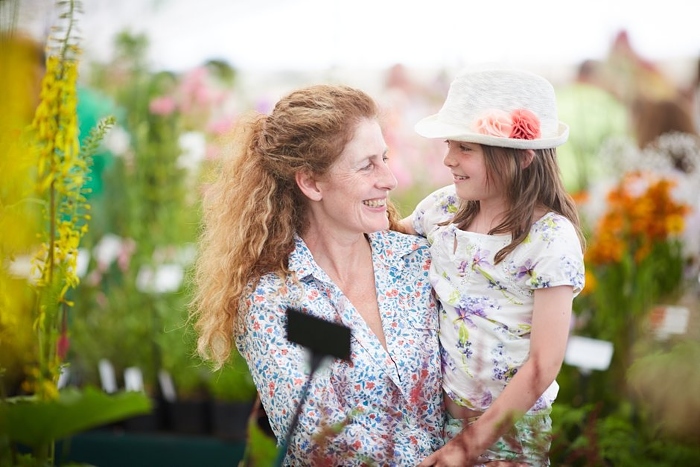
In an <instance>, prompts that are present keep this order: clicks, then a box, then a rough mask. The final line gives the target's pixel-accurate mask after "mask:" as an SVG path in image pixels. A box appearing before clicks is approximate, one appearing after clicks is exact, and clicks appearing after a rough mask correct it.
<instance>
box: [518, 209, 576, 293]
mask: <svg viewBox="0 0 700 467" xmlns="http://www.w3.org/2000/svg"><path fill="white" fill-rule="evenodd" d="M528 241H529V242H531V248H528V249H527V250H526V251H527V256H528V257H527V258H522V261H523V263H522V264H530V265H532V269H531V272H530V273H529V280H528V285H529V286H530V287H531V288H533V289H539V288H545V287H556V286H560V285H570V286H572V287H573V289H574V296H576V295H578V294H579V293H580V292H581V290H583V287H584V278H585V274H584V273H585V267H584V262H583V250H582V248H581V242H580V241H579V238H578V235H577V234H576V229H575V228H574V226H573V224H571V222H570V221H569V220H568V219H566V218H564V217H563V216H553V217H552V218H551V219H548V220H547V221H546V222H543V223H542V225H540V226H539V227H538V228H537V229H533V230H532V231H531V232H530V238H529V240H528Z"/></svg>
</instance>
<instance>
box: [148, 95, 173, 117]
mask: <svg viewBox="0 0 700 467" xmlns="http://www.w3.org/2000/svg"><path fill="white" fill-rule="evenodd" d="M175 107H176V104H175V99H173V98H172V97H156V98H155V99H153V100H152V101H151V102H150V103H149V104H148V110H150V111H151V113H152V114H153V115H163V116H165V115H170V114H171V113H173V112H175Z"/></svg>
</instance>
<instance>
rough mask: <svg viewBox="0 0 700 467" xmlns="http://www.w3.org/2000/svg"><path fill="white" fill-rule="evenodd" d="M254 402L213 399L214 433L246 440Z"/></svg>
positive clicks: (212, 419) (229, 438) (212, 418)
mask: <svg viewBox="0 0 700 467" xmlns="http://www.w3.org/2000/svg"><path fill="white" fill-rule="evenodd" d="M253 404H254V402H253V401H245V402H230V401H222V400H214V401H212V403H211V422H212V434H213V435H214V436H217V437H219V438H223V439H227V440H236V441H245V439H246V437H247V433H248V419H249V418H250V414H251V411H252V410H253Z"/></svg>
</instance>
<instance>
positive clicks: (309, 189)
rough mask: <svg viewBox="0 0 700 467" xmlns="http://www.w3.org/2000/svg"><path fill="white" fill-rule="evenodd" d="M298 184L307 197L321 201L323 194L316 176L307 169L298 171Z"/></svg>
mask: <svg viewBox="0 0 700 467" xmlns="http://www.w3.org/2000/svg"><path fill="white" fill-rule="evenodd" d="M294 178H295V179H296V182H297V186H298V187H299V189H300V190H301V192H302V193H304V195H306V197H307V198H309V199H310V200H312V201H321V199H322V198H323V194H322V193H321V190H320V189H319V186H318V182H317V181H316V177H314V175H313V174H312V173H310V172H308V171H306V170H300V171H298V172H297V173H296V175H295V177H294Z"/></svg>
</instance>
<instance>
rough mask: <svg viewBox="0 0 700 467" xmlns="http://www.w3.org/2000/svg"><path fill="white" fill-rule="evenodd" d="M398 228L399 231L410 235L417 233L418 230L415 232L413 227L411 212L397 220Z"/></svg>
mask: <svg viewBox="0 0 700 467" xmlns="http://www.w3.org/2000/svg"><path fill="white" fill-rule="evenodd" d="M399 228H400V230H399V231H400V232H403V233H406V234H411V235H418V232H416V229H415V228H414V227H413V214H411V215H410V216H407V217H404V218H403V219H401V220H400V221H399Z"/></svg>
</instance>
